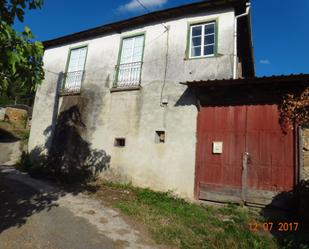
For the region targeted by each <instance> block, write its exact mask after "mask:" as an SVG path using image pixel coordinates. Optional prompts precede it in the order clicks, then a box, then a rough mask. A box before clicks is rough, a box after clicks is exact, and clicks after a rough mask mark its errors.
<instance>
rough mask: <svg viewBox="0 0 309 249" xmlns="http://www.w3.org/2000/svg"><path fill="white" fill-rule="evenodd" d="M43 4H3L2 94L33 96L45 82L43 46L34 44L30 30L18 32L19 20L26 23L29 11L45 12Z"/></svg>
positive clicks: (0, 0) (33, 0)
mask: <svg viewBox="0 0 309 249" xmlns="http://www.w3.org/2000/svg"><path fill="white" fill-rule="evenodd" d="M42 4H43V2H42V0H0V14H1V16H0V94H12V89H14V91H17V92H18V91H19V92H20V91H22V92H25V93H31V92H33V91H34V90H35V89H36V87H37V85H38V84H40V83H41V81H42V79H43V78H44V70H43V61H42V56H43V52H44V51H43V45H42V44H41V43H40V42H33V41H32V40H33V38H34V36H33V34H32V32H31V30H30V29H29V28H28V27H25V29H24V31H23V32H17V31H15V30H14V28H13V25H14V22H15V20H18V21H20V22H23V20H24V14H25V10H26V9H36V8H41V6H42Z"/></svg>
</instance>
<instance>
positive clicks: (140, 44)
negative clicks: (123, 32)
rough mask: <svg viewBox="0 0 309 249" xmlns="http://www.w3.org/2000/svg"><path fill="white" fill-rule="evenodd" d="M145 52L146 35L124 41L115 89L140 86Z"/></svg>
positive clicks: (117, 67) (117, 68)
mask: <svg viewBox="0 0 309 249" xmlns="http://www.w3.org/2000/svg"><path fill="white" fill-rule="evenodd" d="M143 50H144V35H139V36H135V37H130V38H125V39H123V40H122V47H121V54H120V61H119V64H118V65H117V66H116V81H115V85H114V87H119V88H121V87H136V86H139V85H140V82H141V73H142V64H143Z"/></svg>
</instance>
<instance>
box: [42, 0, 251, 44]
mask: <svg viewBox="0 0 309 249" xmlns="http://www.w3.org/2000/svg"><path fill="white" fill-rule="evenodd" d="M247 1H248V0H208V1H201V2H197V3H192V4H187V5H182V6H178V7H174V8H170V9H165V10H160V11H155V12H151V13H148V14H145V15H141V16H137V17H133V18H130V19H127V20H123V21H119V22H114V23H110V24H106V25H102V26H99V27H96V28H92V29H88V30H85V31H81V32H77V33H73V34H70V35H66V36H63V37H59V38H56V39H52V40H48V41H44V42H43V45H44V47H45V48H49V47H54V46H57V45H60V44H66V43H70V42H75V41H79V40H84V39H87V38H90V37H96V36H99V35H102V34H104V33H108V32H119V33H120V32H121V31H122V30H124V29H128V28H132V27H136V26H138V25H141V24H145V23H149V22H158V20H164V19H169V18H173V17H177V16H182V15H185V14H195V13H199V12H202V11H205V10H212V9H218V8H222V7H224V6H231V7H235V8H236V7H237V8H238V9H241V8H244V7H245V3H246V2H247Z"/></svg>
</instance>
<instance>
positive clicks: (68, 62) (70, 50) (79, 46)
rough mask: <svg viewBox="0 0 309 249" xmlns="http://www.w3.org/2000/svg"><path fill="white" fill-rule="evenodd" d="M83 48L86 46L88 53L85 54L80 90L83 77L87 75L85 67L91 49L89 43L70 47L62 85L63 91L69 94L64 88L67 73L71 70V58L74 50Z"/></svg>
mask: <svg viewBox="0 0 309 249" xmlns="http://www.w3.org/2000/svg"><path fill="white" fill-rule="evenodd" d="M82 48H86V55H85V62H84V67H83V70H82V71H83V75H82V80H81V83H80V89H79V92H80V91H81V89H82V83H83V79H84V76H85V69H86V63H87V56H88V50H89V45H88V43H87V44H82V45H78V46H74V47H70V48H69V51H68V55H67V61H66V66H65V71H64V75H65V77H64V79H63V80H64V81H63V84H62V86H61V92H63V93H64V94H67V93H66V92H64V89H65V84H66V75H67V73H69V72H68V70H69V64H70V60H71V55H72V51H73V50H77V49H82ZM79 92H78V93H77V92H76V93H75V94H79Z"/></svg>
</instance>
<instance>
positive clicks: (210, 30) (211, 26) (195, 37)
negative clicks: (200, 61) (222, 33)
mask: <svg viewBox="0 0 309 249" xmlns="http://www.w3.org/2000/svg"><path fill="white" fill-rule="evenodd" d="M215 49H216V22H209V23H204V24H197V25H191V27H190V52H189V53H190V56H189V57H190V58H196V57H207V56H213V55H215Z"/></svg>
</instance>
